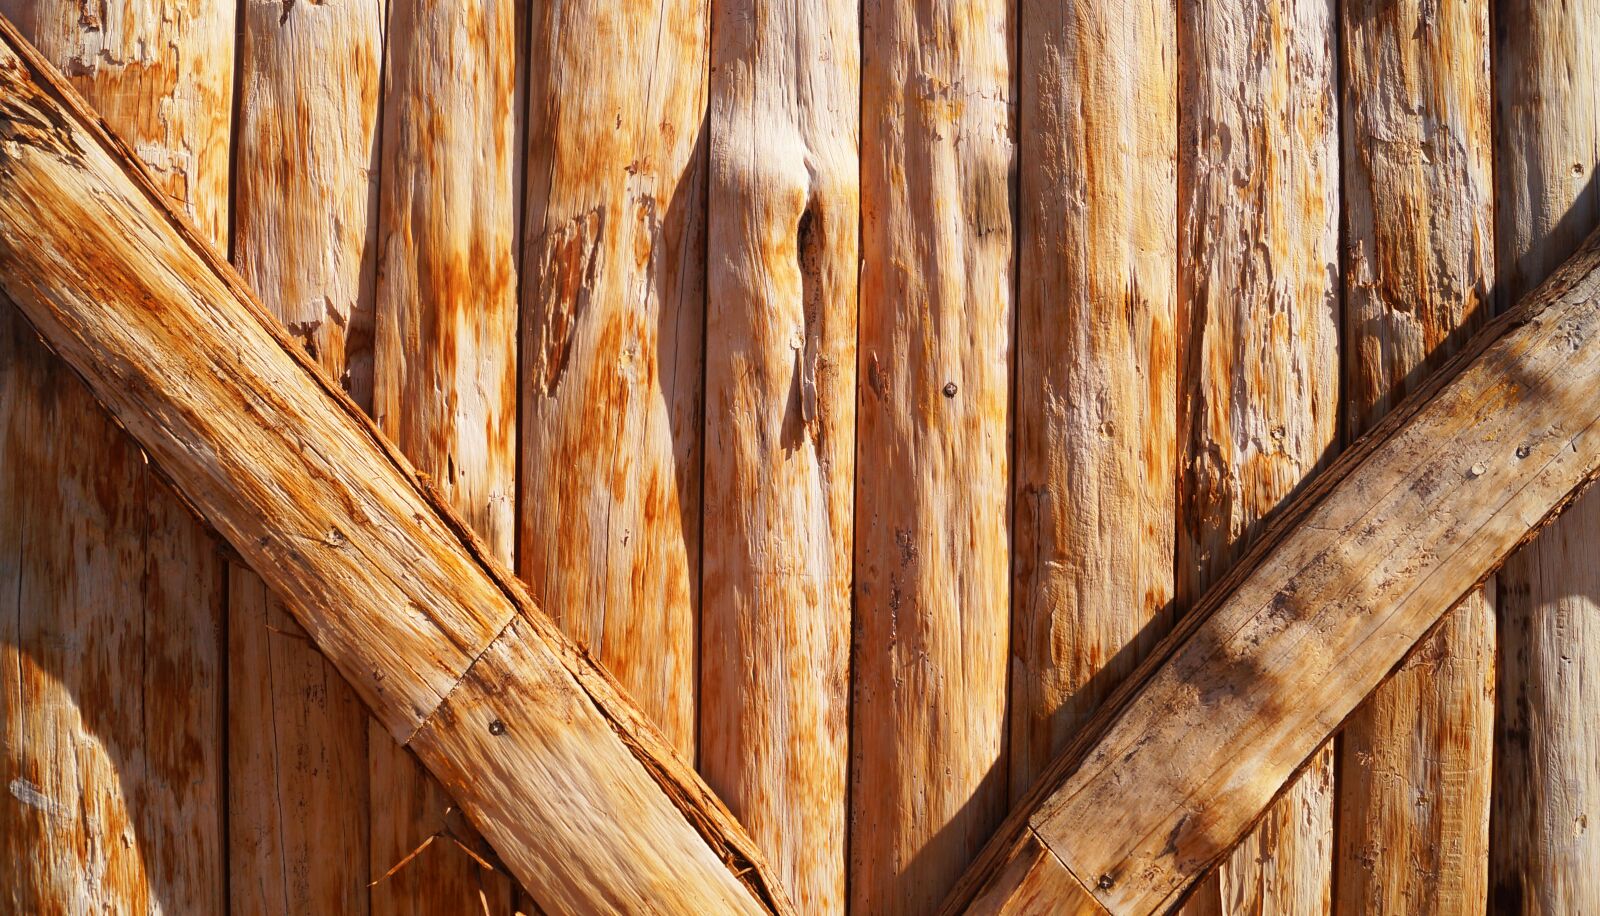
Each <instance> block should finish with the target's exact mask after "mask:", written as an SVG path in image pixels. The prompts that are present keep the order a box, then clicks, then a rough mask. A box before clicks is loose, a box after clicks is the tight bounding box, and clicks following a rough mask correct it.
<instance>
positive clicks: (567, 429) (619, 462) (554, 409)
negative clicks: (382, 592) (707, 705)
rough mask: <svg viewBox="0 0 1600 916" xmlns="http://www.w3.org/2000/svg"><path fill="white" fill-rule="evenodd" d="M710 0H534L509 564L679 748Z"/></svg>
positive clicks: (688, 723) (689, 627)
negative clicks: (513, 536) (514, 561)
mask: <svg viewBox="0 0 1600 916" xmlns="http://www.w3.org/2000/svg"><path fill="white" fill-rule="evenodd" d="M708 16H709V12H708V10H707V6H706V2H705V0H673V2H670V3H665V4H658V5H650V4H567V3H554V2H542V0H541V2H535V3H534V4H533V5H532V16H531V22H530V25H531V35H530V41H531V43H532V44H531V50H530V52H529V54H528V66H529V74H528V81H529V82H528V105H529V108H528V151H527V187H528V203H527V217H526V222H525V227H526V228H525V230H524V232H525V234H524V239H525V242H524V249H523V255H522V258H523V260H522V270H523V274H524V279H523V319H522V328H521V340H522V346H523V354H524V358H523V361H522V371H523V379H522V382H521V385H520V386H519V391H520V396H521V398H522V423H523V426H522V433H521V443H522V445H521V447H522V453H521V455H522V470H521V475H522V477H521V492H522V493H523V494H525V496H524V498H523V499H522V500H521V502H520V504H519V509H518V513H519V516H518V532H519V545H520V546H519V553H520V565H519V567H518V571H519V572H520V573H521V574H522V576H523V578H525V579H527V580H528V583H529V584H530V586H531V587H532V589H533V592H534V594H535V595H536V596H538V597H539V599H540V600H541V601H542V602H543V603H544V605H545V606H546V607H550V608H558V607H559V608H565V609H570V610H571V611H572V613H571V615H570V616H564V617H563V618H562V619H561V621H560V622H561V625H562V627H563V628H564V629H565V630H566V631H567V632H568V633H570V634H572V636H573V637H574V638H575V639H577V640H578V641H580V642H582V643H584V644H585V645H587V646H588V648H589V651H590V652H592V653H593V654H594V655H595V657H596V658H597V659H599V661H600V662H601V664H603V665H605V666H606V668H607V669H608V670H610V671H611V672H612V673H613V674H615V675H616V676H617V679H618V680H620V681H621V682H622V684H623V686H624V687H626V688H627V689H628V692H629V694H630V695H631V696H632V697H633V698H634V699H635V700H636V701H637V702H639V703H640V704H641V705H642V706H643V707H644V709H645V710H646V711H647V712H649V713H650V716H651V718H652V719H653V720H654V721H655V722H656V724H657V725H659V726H660V727H661V730H662V731H663V732H664V733H666V735H667V737H668V739H669V740H670V741H672V743H673V746H674V747H675V748H677V750H678V752H679V753H680V754H682V755H683V756H684V757H685V759H693V757H694V753H695V710H696V699H695V698H696V694H697V689H696V684H695V672H696V666H695V659H696V651H697V647H696V642H695V640H696V630H697V624H698V619H697V618H698V616H699V592H700V473H701V461H702V449H701V446H700V439H701V434H702V414H701V410H702V400H701V398H702V392H703V374H704V364H703V353H704V346H703V339H704V332H705V292H706V289H705V254H706V250H705V232H706V212H705V201H706V173H705V167H706V151H705V140H706V122H705V117H706V91H707V90H706V83H707V79H708V57H709V54H710V48H709V44H710V29H709V22H708V18H707V17H708ZM639 36H650V37H651V38H650V40H649V41H642V40H638V39H639ZM757 833H758V836H759V831H757Z"/></svg>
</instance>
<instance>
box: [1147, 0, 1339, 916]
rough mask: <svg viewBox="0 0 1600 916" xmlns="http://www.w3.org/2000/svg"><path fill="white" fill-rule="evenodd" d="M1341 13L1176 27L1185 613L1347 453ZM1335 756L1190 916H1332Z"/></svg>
mask: <svg viewBox="0 0 1600 916" xmlns="http://www.w3.org/2000/svg"><path fill="white" fill-rule="evenodd" d="M1333 14H1334V4H1333V3H1332V2H1331V0H1202V2H1198V3H1194V4H1192V5H1190V6H1188V7H1185V8H1184V9H1183V10H1182V11H1181V12H1180V15H1179V16H1178V23H1179V47H1178V61H1179V65H1180V66H1179V88H1178V104H1179V107H1180V110H1181V112H1182V113H1181V115H1180V123H1181V124H1182V125H1183V130H1182V134H1181V135H1180V137H1179V143H1178V149H1179V157H1180V158H1179V161H1178V182H1179V191H1178V252H1179V258H1180V264H1179V271H1178V276H1179V280H1178V308H1179V314H1180V319H1179V326H1180V327H1181V328H1182V330H1181V331H1180V334H1181V335H1182V338H1183V340H1182V344H1183V347H1184V349H1185V353H1184V356H1183V368H1182V377H1181V380H1180V395H1179V397H1180V399H1181V406H1180V409H1179V418H1178V427H1179V442H1180V443H1181V448H1182V449H1183V455H1182V462H1183V465H1182V471H1181V479H1180V481H1179V488H1178V562H1177V566H1178V568H1177V579H1178V593H1179V600H1180V605H1192V604H1193V602H1194V600H1195V599H1196V598H1198V597H1199V595H1200V593H1201V592H1202V591H1203V590H1204V589H1205V588H1206V587H1207V586H1209V585H1210V584H1211V583H1212V582H1215V581H1216V580H1217V578H1218V577H1219V576H1221V575H1222V574H1223V573H1224V572H1226V571H1227V570H1228V569H1229V568H1230V567H1231V566H1232V565H1233V563H1234V561H1235V560H1237V559H1238V557H1239V556H1240V554H1241V552H1242V551H1243V549H1244V548H1245V546H1247V545H1248V544H1249V543H1250V542H1251V541H1252V540H1253V539H1254V537H1255V536H1256V535H1257V534H1258V533H1259V531H1260V527H1261V522H1262V520H1263V519H1265V518H1266V517H1267V516H1268V515H1269V514H1271V513H1272V511H1273V510H1274V509H1275V508H1277V506H1278V505H1279V503H1280V502H1281V501H1282V500H1283V499H1284V498H1285V497H1287V496H1288V495H1289V494H1290V493H1292V492H1293V491H1294V489H1295V488H1296V487H1298V486H1299V485H1300V484H1301V483H1303V482H1304V481H1305V480H1306V478H1307V477H1308V476H1309V475H1311V474H1312V473H1314V472H1315V471H1316V470H1318V469H1319V468H1320V467H1322V466H1323V465H1324V463H1325V462H1326V460H1327V459H1328V457H1329V456H1330V455H1331V454H1332V452H1333V450H1334V448H1335V446H1336V444H1337V443H1336V439H1337V434H1338V417H1339V358H1338V352H1339V348H1338V333H1339V332H1338V328H1339V299H1340V281H1339V250H1338V242H1339V147H1338V123H1339V122H1338V98H1337V87H1336V84H1335V74H1336V72H1337V67H1336V57H1335V55H1336V53H1337V49H1336V45H1335V38H1336V32H1335V19H1334V15H1333ZM1332 882H1333V754H1332V750H1331V748H1330V749H1326V750H1325V751H1324V753H1322V755H1321V756H1320V757H1319V758H1318V759H1317V761H1316V762H1315V763H1314V764H1313V765H1312V766H1311V767H1309V768H1308V769H1307V771H1306V773H1305V775H1304V776H1303V777H1302V779H1301V781H1300V782H1299V783H1298V784H1297V785H1296V786H1295V787H1294V788H1293V789H1291V790H1290V791H1289V792H1288V793H1287V794H1286V795H1285V797H1284V798H1283V800H1282V801H1281V802H1280V803H1279V804H1278V806H1277V807H1276V808H1274V809H1273V811H1272V812H1271V813H1269V814H1268V815H1267V816H1266V819H1265V821H1264V822H1263V823H1262V825H1261V826H1260V827H1258V828H1257V830H1256V831H1255V832H1253V833H1252V834H1251V835H1250V836H1249V837H1248V838H1246V839H1245V841H1244V842H1243V843H1242V844H1241V845H1240V847H1239V849H1237V850H1236V851H1235V852H1234V853H1233V854H1232V856H1231V857H1230V859H1229V860H1228V861H1226V862H1224V863H1223V864H1222V865H1221V867H1220V868H1219V869H1218V870H1217V871H1216V873H1215V875H1214V876H1213V877H1211V878H1210V879H1208V880H1207V881H1206V882H1205V883H1203V884H1202V886H1201V887H1200V888H1199V889H1198V890H1196V891H1195V893H1194V895H1193V897H1192V898H1191V899H1190V901H1189V904H1188V909H1189V912H1190V913H1192V914H1197V916H1198V914H1212V913H1219V914H1233V913H1249V912H1255V911H1258V910H1260V909H1267V910H1282V911H1285V912H1292V913H1296V914H1301V916H1313V914H1317V913H1322V912H1325V911H1327V910H1328V909H1329V907H1330V906H1331V889H1332Z"/></svg>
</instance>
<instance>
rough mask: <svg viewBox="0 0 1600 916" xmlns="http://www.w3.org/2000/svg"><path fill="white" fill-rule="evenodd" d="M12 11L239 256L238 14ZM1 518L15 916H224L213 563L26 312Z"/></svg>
mask: <svg viewBox="0 0 1600 916" xmlns="http://www.w3.org/2000/svg"><path fill="white" fill-rule="evenodd" d="M0 11H3V12H5V13H6V14H9V15H14V16H16V17H17V18H18V23H19V25H20V26H21V27H22V28H23V29H24V30H25V31H26V33H27V34H28V36H29V37H30V38H31V39H32V40H33V41H35V42H37V43H38V45H39V47H40V48H41V49H42V52H43V53H44V54H45V55H46V56H48V57H49V58H50V59H51V60H53V61H54V62H55V63H56V64H57V65H59V66H61V67H62V68H63V69H65V70H67V71H68V72H69V74H70V78H71V79H72V81H73V83H74V84H75V85H76V86H77V87H78V89H79V90H81V91H82V92H84V93H85V94H86V95H88V96H90V97H91V98H92V99H93V100H94V103H95V104H96V105H97V106H98V107H99V108H100V110H101V111H102V112H104V113H105V116H106V119H107V121H108V122H109V124H110V126H111V128H112V129H113V130H115V131H117V132H118V133H119V134H120V136H121V137H122V138H123V140H124V141H125V142H126V143H127V145H128V146H129V147H131V148H133V149H135V150H137V152H138V155H139V156H140V158H142V159H143V160H144V162H145V164H146V166H147V167H149V168H150V169H151V170H152V171H153V172H154V173H155V174H156V176H157V181H158V183H159V186H160V189H161V191H162V193H163V194H164V195H165V196H166V197H167V198H168V199H169V200H171V201H172V202H173V204H174V205H175V206H178V207H181V208H184V209H185V210H187V211H188V212H189V214H190V215H191V216H192V217H193V218H194V219H195V221H196V222H197V223H198V224H199V225H200V226H201V227H202V230H203V232H204V234H205V237H206V238H207V239H208V240H210V241H212V242H216V243H219V244H222V243H225V242H226V232H227V224H228V216H227V213H228V134H229V120H230V112H231V110H232V106H231V104H230V97H231V94H232V84H233V67H232V58H233V23H234V9H233V5H232V4H213V3H203V2H193V0H183V2H177V3H171V4H167V5H165V6H164V7H161V8H157V7H154V6H151V5H150V4H109V5H107V4H101V5H97V6H91V7H85V6H84V5H83V4H81V3H76V2H64V0H0ZM0 519H4V521H3V522H0V529H4V531H3V533H0V595H3V596H4V597H3V598H0V615H3V616H0V621H3V622H0V683H4V684H5V685H6V688H5V689H4V690H3V691H0V694H3V697H0V785H4V787H5V793H4V795H3V796H0V911H5V912H14V913H43V912H156V911H164V912H221V911H223V910H224V909H225V908H226V906H227V901H226V898H225V894H226V890H225V888H226V884H225V880H224V875H225V871H224V869H225V867H226V865H225V861H226V860H225V856H226V842H225V836H224V827H223V825H224V823H225V822H224V818H223V811H222V805H223V802H224V798H223V787H224V785H225V780H224V774H223V759H222V756H223V755H222V748H223V742H222V728H223V716H224V709H223V697H224V692H223V675H224V670H223V664H224V662H223V657H222V649H223V643H222V640H221V638H220V632H221V615H222V611H223V565H222V561H221V557H220V554H219V553H218V551H217V545H216V544H215V542H214V541H213V540H212V539H211V538H210V537H209V536H208V534H207V533H206V532H205V530H204V529H203V528H202V527H201V526H200V525H198V524H197V523H196V522H195V521H194V519H193V518H191V517H190V516H189V515H188V513H187V512H186V511H185V510H184V509H183V507H182V504H181V503H180V502H179V501H178V500H177V499H176V498H175V497H174V496H173V495H172V494H171V493H170V492H169V491H168V490H167V489H166V487H165V486H164V485H162V484H161V483H160V482H159V480H158V479H157V478H156V477H155V476H154V475H153V474H152V473H151V471H150V469H149V467H148V466H147V465H146V462H145V460H144V456H143V455H142V454H141V453H140V451H139V450H138V448H137V447H134V446H133V445H132V443H130V442H129V441H128V440H127V438H126V437H125V436H123V435H122V434H121V433H120V432H119V431H118V430H117V429H116V428H115V427H114V426H113V425H112V424H111V423H110V422H109V421H108V419H107V418H106V416H105V414H104V412H103V411H101V410H100V408H99V406H98V405H97V404H95V402H94V399H93V397H92V396H91V395H90V394H89V392H88V391H87V390H85V389H84V388H83V386H82V385H81V383H79V381H78V380H77V379H76V378H75V377H74V376H73V374H72V372H71V370H70V369H69V368H68V367H66V366H64V365H63V364H61V363H60V362H59V361H58V360H55V359H53V358H51V357H50V356H49V354H48V352H47V351H46V350H45V349H44V348H43V347H42V346H41V345H40V344H39V342H38V340H37V338H36V336H35V335H34V333H33V332H32V331H31V330H30V329H29V328H28V327H27V325H26V323H25V322H24V321H23V320H22V318H21V317H20V316H19V315H17V314H16V312H15V311H14V309H13V308H12V306H11V305H10V303H9V302H7V303H3V304H0Z"/></svg>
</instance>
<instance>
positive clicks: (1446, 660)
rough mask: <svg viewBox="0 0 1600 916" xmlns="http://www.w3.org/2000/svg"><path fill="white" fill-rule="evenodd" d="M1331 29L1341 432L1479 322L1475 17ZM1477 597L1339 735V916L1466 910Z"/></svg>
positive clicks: (1482, 53) (1481, 873)
mask: <svg viewBox="0 0 1600 916" xmlns="http://www.w3.org/2000/svg"><path fill="white" fill-rule="evenodd" d="M1341 22H1342V27H1341V30H1340V34H1341V37H1342V41H1343V70H1342V73H1343V84H1344V88H1343V91H1344V97H1343V98H1344V112H1343V124H1344V127H1345V134H1344V138H1343V139H1344V149H1345V156H1344V191H1345V200H1346V208H1347V209H1346V218H1345V227H1346V229H1345V233H1346V238H1345V247H1346V273H1345V278H1344V279H1345V325H1344V329H1343V330H1344V342H1345V354H1344V355H1345V359H1344V363H1345V368H1346V374H1345V379H1346V388H1345V392H1346V393H1345V401H1346V408H1345V409H1346V426H1347V428H1349V429H1350V430H1351V431H1352V433H1354V434H1359V433H1361V432H1363V431H1365V430H1366V429H1367V428H1369V427H1370V426H1371V425H1372V424H1373V423H1375V422H1377V420H1378V418H1379V417H1381V416H1382V415H1383V414H1384V413H1385V412H1386V411H1387V410H1388V409H1389V408H1390V406H1391V405H1393V404H1395V403H1398V402H1399V401H1400V400H1401V399H1402V398H1403V397H1404V396H1405V395H1406V394H1407V393H1409V392H1410V391H1411V390H1413V389H1415V388H1416V387H1417V386H1418V385H1419V384H1420V382H1421V380H1422V379H1423V378H1425V377H1426V376H1427V374H1428V373H1429V372H1431V371H1432V370H1433V369H1436V368H1437V367H1438V366H1439V365H1440V364H1441V363H1442V362H1443V361H1444V360H1445V359H1446V358H1447V357H1449V356H1450V355H1451V354H1452V353H1454V352H1455V351H1456V350H1457V349H1459V348H1460V346H1461V345H1462V344H1463V343H1464V342H1465V341H1466V338H1467V336H1468V334H1469V333H1470V332H1471V331H1472V330H1473V329H1475V328H1476V327H1477V326H1478V325H1479V324H1481V322H1482V321H1483V319H1484V318H1485V317H1486V316H1487V314H1488V311H1489V307H1488V303H1489V295H1490V287H1491V285H1492V283H1493V277H1494V271H1493V263H1492V261H1493V257H1494V227H1493V207H1492V195H1493V193H1494V192H1493V184H1492V181H1493V178H1492V162H1491V141H1490V115H1489V112H1490V108H1491V101H1492V100H1491V98H1490V83H1489V7H1488V2H1487V0H1478V2H1468V3H1449V4H1442V5H1436V4H1432V3H1427V2H1419V0H1405V2H1399V3H1382V2H1373V0H1358V2H1346V3H1345V4H1344V5H1343V6H1342V7H1341ZM1488 588H1489V590H1490V591H1489V592H1488V593H1487V594H1491V595H1492V593H1493V592H1492V589H1493V583H1492V582H1491V583H1490V585H1489V586H1488ZM1485 595H1486V593H1485V592H1484V591H1479V592H1476V593H1474V594H1473V595H1472V596H1471V597H1470V598H1468V599H1467V600H1466V601H1465V602H1464V603H1463V604H1462V605H1461V606H1460V607H1459V608H1457V609H1456V610H1455V611H1452V612H1451V614H1450V615H1449V617H1447V618H1446V620H1445V622H1444V623H1443V624H1442V625H1441V626H1440V627H1439V629H1438V631H1437V632H1436V633H1435V634H1434V635H1433V636H1432V637H1431V638H1430V639H1429V640H1428V641H1427V642H1425V643H1424V644H1423V645H1422V646H1420V647H1419V648H1418V649H1417V651H1416V652H1414V653H1413V654H1412V656H1411V658H1410V659H1408V660H1407V662H1406V664H1405V665H1404V666H1403V667H1402V668H1401V669H1400V670H1399V671H1398V672H1396V674H1395V675H1394V677H1392V678H1390V679H1389V680H1388V681H1387V682H1386V683H1384V685H1383V686H1382V687H1380V688H1378V690H1377V691H1376V692H1375V693H1374V694H1373V696H1372V697H1371V699H1369V700H1368V701H1367V702H1366V703H1365V704H1363V705H1362V707H1361V708H1360V709H1359V710H1357V711H1356V713H1355V715H1353V716H1352V717H1351V719H1350V722H1349V723H1348V724H1347V726H1346V727H1345V730H1344V732H1343V738H1342V743H1341V745H1340V751H1339V782H1338V792H1339V797H1338V816H1339V830H1338V837H1339V850H1338V855H1339V863H1338V865H1337V867H1336V869H1335V873H1336V874H1337V876H1338V885H1337V886H1336V887H1335V889H1334V901H1335V905H1336V908H1337V910H1338V911H1339V912H1341V913H1348V914H1352V916H1355V914H1362V913H1416V914H1426V913H1450V914H1470V913H1480V914H1481V913H1483V912H1484V907H1485V903H1486V901H1487V898H1488V886H1487V876H1488V842H1489V786H1490V771H1491V763H1492V761H1491V759H1490V758H1491V753H1492V748H1493V740H1492V739H1493V734H1494V728H1493V721H1494V615H1493V613H1492V608H1491V604H1490V601H1489V600H1488V599H1486V597H1485Z"/></svg>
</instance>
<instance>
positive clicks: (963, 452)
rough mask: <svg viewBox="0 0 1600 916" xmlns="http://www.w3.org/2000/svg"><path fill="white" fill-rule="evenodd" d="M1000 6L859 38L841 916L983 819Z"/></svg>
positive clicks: (1005, 211) (1005, 587)
mask: <svg viewBox="0 0 1600 916" xmlns="http://www.w3.org/2000/svg"><path fill="white" fill-rule="evenodd" d="M1014 21H1015V11H1014V7H1013V6H1012V5H1011V4H1010V3H1008V2H1007V0H985V2H981V3H961V2H946V0H878V2H872V3H869V4H867V6H866V7H865V9H864V13H863V17H862V22H863V29H862V93H861V94H862V144H861V150H862V167H861V212H862V261H863V264H862V274H861V336H860V362H859V369H858V372H859V375H860V378H861V381H862V384H863V388H862V389H861V395H860V399H859V403H860V417H859V424H860V425H859V430H858V434H857V435H858V445H857V452H856V461H857V466H858V467H860V468H862V469H864V470H865V472H866V473H865V474H864V476H863V477H862V478H861V480H860V482H859V484H858V486H857V488H856V520H857V523H858V524H857V534H856V568H855V577H856V591H855V597H856V608H855V613H856V625H855V654H854V658H853V663H854V666H855V668H854V672H853V674H854V683H855V696H854V703H855V705H854V709H853V710H852V721H853V727H854V740H853V741H852V745H851V758H852V766H853V773H852V778H851V808H852V810H851V835H850V863H851V869H852V872H851V879H850V880H851V884H850V888H851V893H850V896H851V906H852V908H853V909H855V910H856V911H858V912H862V913H883V914H893V913H921V912H927V911H929V910H931V909H932V908H933V907H934V906H936V905H937V904H938V903H939V901H940V900H941V899H942V898H943V897H944V895H945V893H946V892H947V891H948V890H949V889H950V886H951V885H952V884H953V883H954V882H955V880H956V878H958V877H959V876H960V874H961V872H962V871H963V870H964V869H965V868H966V866H967V864H968V863H969V862H970V861H971V859H972V857H973V856H974V855H976V854H977V852H978V849H979V848H980V846H981V845H982V844H983V842H984V841H985V840H987V839H988V837H989V833H990V832H991V831H992V830H993V829H994V828H995V826H996V825H997V824H998V823H999V821H1000V818H1001V817H1002V816H1003V815H1004V814H1005V810H1006V803H1007V793H1006V761H1005V759H1004V748H1005V710H1006V673H1007V645H1008V641H1009V639H1008V638H1009V634H1010V602H1009V600H1008V599H1009V593H1010V588H1009V586H1010V577H1011V572H1010V531H1009V528H1010V516H1009V509H1010V488H1011V479H1010V473H1009V458H1010V455H1009V452H1010V444H1011V443H1010V433H1011V429H1010V403H1009V402H1010V395H1011V391H1010V388H1011V333H1012V323H1013V321H1014V320H1015V316H1014V315H1013V313H1012V308H1011V303H1012V281H1013V271H1012V256H1013V252H1012V244H1013V233H1012V206H1013V199H1012V192H1013V189H1012V186H1011V176H1012V174H1013V170H1014V169H1015V167H1016V162H1015V156H1014V145H1013V135H1014V129H1015V124H1014V121H1013V118H1014V111H1013V67H1012V58H1013V40H1014V34H1015V28H1014Z"/></svg>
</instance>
